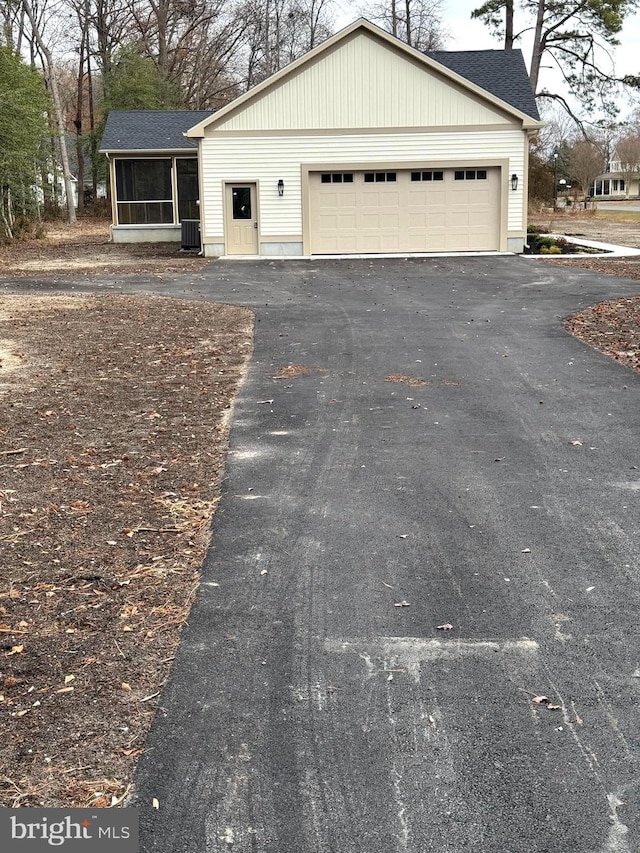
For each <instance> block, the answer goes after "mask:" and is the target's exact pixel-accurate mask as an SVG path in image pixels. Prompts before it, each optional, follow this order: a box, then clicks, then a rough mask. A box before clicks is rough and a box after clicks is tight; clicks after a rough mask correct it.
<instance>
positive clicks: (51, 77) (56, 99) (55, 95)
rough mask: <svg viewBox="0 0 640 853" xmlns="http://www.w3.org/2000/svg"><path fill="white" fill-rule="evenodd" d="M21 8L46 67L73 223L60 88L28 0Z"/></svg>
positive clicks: (73, 223)
mask: <svg viewBox="0 0 640 853" xmlns="http://www.w3.org/2000/svg"><path fill="white" fill-rule="evenodd" d="M22 8H23V9H24V12H25V14H26V16H27V18H28V19H29V23H30V25H31V31H32V34H33V38H34V40H35V42H36V43H37V45H38V49H39V50H40V52H41V53H42V56H43V57H44V60H45V63H46V68H45V73H46V76H47V82H48V84H49V89H50V91H51V100H52V101H53V108H54V111H55V116H56V125H57V131H58V145H59V148H60V162H61V164H62V175H63V178H64V191H65V195H66V197H67V219H68V222H69V225H75V224H76V223H77V219H76V208H75V205H74V203H73V185H72V181H71V170H70V168H69V155H68V152H67V140H66V138H65V131H66V128H65V126H64V113H63V112H62V101H61V100H60V89H59V88H58V81H57V80H56V77H55V74H54V70H53V57H52V56H51V51H50V50H49V48H48V47H47V45H46V44H45V43H44V39H43V37H42V33H41V31H40V28H39V27H38V24H37V22H36V18H35V15H34V12H33V8H32V6H31V4H30V3H29V0H22Z"/></svg>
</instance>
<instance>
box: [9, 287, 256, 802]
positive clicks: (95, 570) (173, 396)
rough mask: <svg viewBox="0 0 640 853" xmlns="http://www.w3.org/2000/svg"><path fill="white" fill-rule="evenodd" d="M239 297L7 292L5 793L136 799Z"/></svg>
mask: <svg viewBox="0 0 640 853" xmlns="http://www.w3.org/2000/svg"><path fill="white" fill-rule="evenodd" d="M251 324H252V316H251V314H250V312H248V311H247V310H245V309H241V308H236V307H230V306H220V305H211V304H206V303H201V302H198V303H196V302H181V301H177V300H172V299H163V298H154V297H137V296H136V297H132V296H47V295H44V296H28V295H24V296H23V295H15V296H3V297H1V298H0V346H1V347H2V350H1V351H0V382H1V384H0V395H1V401H2V405H1V406H0V437H1V441H0V475H1V476H0V549H1V557H0V727H1V728H2V732H3V738H2V741H1V743H0V803H1V804H2V805H4V806H36V805H43V804H44V805H47V806H71V805H77V806H82V805H92V806H110V805H112V804H115V803H117V802H118V801H119V800H120V799H121V798H123V797H124V796H125V794H126V791H127V787H128V785H129V782H130V779H131V775H132V771H133V768H134V765H135V761H136V758H137V756H138V755H139V754H140V752H141V750H142V748H143V744H144V738H145V735H146V733H147V730H148V728H149V725H150V722H151V718H152V716H153V713H154V710H155V707H156V703H157V696H158V691H159V690H160V689H161V687H162V683H163V681H164V679H165V677H166V675H167V672H168V670H169V667H170V664H171V660H172V657H173V655H174V652H175V649H176V646H177V644H178V641H179V636H180V629H181V626H182V625H183V624H184V622H185V619H186V617H187V614H188V609H189V606H190V603H191V599H192V596H193V592H194V589H195V586H196V584H197V581H198V576H199V570H200V566H201V564H202V560H203V558H204V554H205V550H206V547H207V542H208V530H209V524H210V520H211V517H212V514H213V512H214V509H215V506H216V501H217V499H218V491H219V482H220V477H221V473H222V468H223V464H224V458H225V451H226V441H227V422H228V416H229V411H230V409H229V407H230V405H231V402H232V399H233V395H234V393H235V390H236V387H237V384H238V381H239V379H240V377H241V375H242V372H243V370H244V366H245V363H246V360H247V358H248V356H249V354H250V348H251V343H250V341H251V337H250V335H251Z"/></svg>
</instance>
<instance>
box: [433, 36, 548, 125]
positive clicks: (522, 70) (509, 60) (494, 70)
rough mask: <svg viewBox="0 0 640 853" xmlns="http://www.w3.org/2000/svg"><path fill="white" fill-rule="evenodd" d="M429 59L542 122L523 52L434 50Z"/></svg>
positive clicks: (515, 50)
mask: <svg viewBox="0 0 640 853" xmlns="http://www.w3.org/2000/svg"><path fill="white" fill-rule="evenodd" d="M427 56H428V57H430V59H435V61H436V62H439V63H440V64H441V65H444V66H445V68H448V69H449V70H450V71H455V73H456V74H459V75H460V76H461V77H465V78H466V79H467V80H470V81H471V82H472V83H475V84H476V86H480V87H481V88H482V89H486V90H487V92H490V93H491V94H492V95H495V97H496V98H500V99H501V100H503V101H506V102H507V103H508V104H510V105H511V106H512V107H515V108H516V109H517V110H520V112H523V113H525V114H526V115H528V116H531V118H534V119H536V120H539V119H540V116H539V114H538V108H537V107H536V99H535V98H534V95H533V90H532V88H531V83H530V81H529V75H528V74H527V68H526V66H525V64H524V58H523V56H522V51H521V50H518V49H514V50H430V51H427Z"/></svg>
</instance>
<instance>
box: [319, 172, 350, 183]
mask: <svg viewBox="0 0 640 853" xmlns="http://www.w3.org/2000/svg"><path fill="white" fill-rule="evenodd" d="M320 182H321V183H323V184H352V183H353V172H323V173H322V174H321V175H320Z"/></svg>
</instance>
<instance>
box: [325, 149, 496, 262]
mask: <svg viewBox="0 0 640 853" xmlns="http://www.w3.org/2000/svg"><path fill="white" fill-rule="evenodd" d="M309 184H310V194H311V197H310V209H311V221H310V240H311V252H312V253H313V254H322V255H327V254H357V253H375V252H463V251H490V250H494V249H499V248H500V170H499V169H497V168H494V169H478V168H475V167H473V166H469V167H468V168H460V169H422V170H420V171H417V170H402V171H391V170H389V171H385V172H382V171H376V172H364V171H363V172H346V171H345V172H312V173H311V174H310V175H309Z"/></svg>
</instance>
